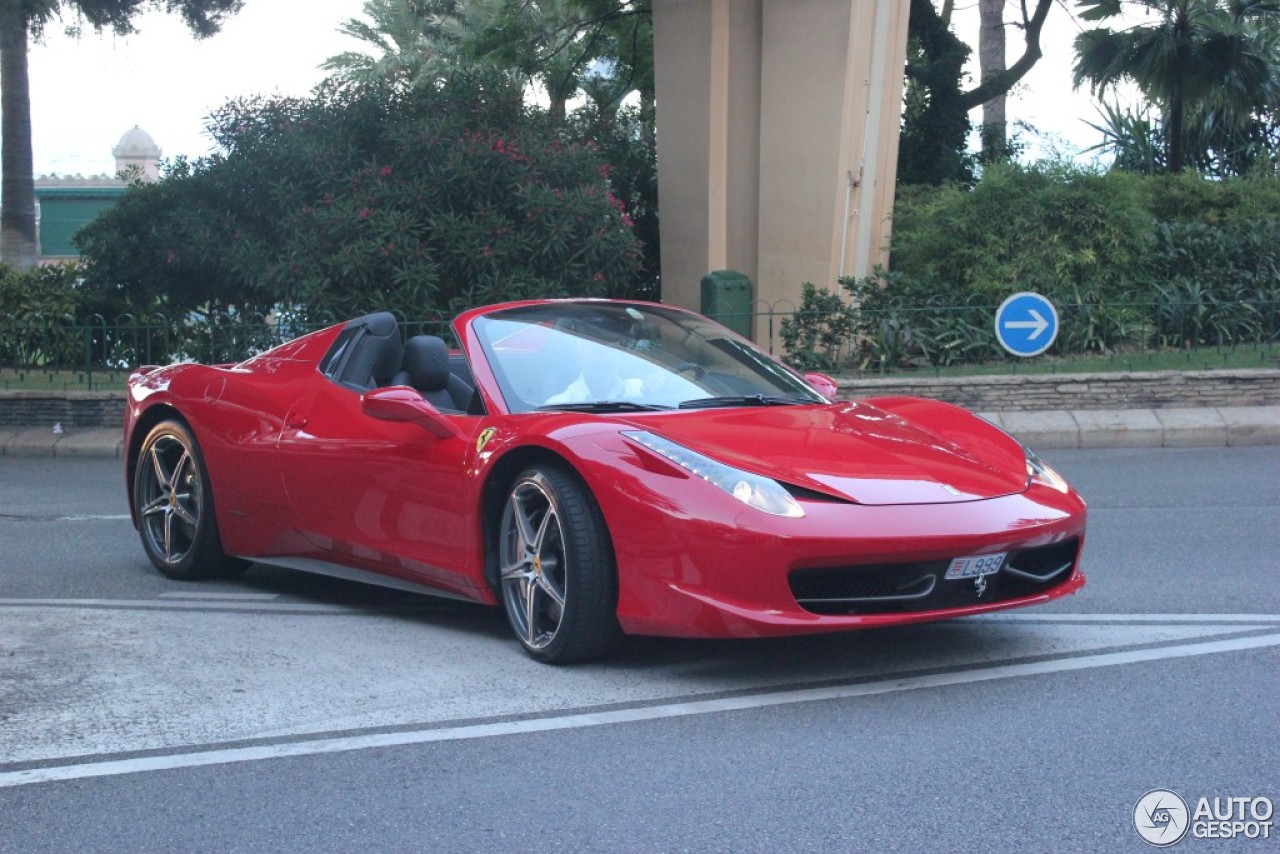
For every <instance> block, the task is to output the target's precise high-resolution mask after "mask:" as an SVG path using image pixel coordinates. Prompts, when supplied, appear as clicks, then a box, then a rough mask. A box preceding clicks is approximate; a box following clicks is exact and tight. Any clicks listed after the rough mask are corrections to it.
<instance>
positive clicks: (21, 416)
mask: <svg viewBox="0 0 1280 854" xmlns="http://www.w3.org/2000/svg"><path fill="white" fill-rule="evenodd" d="M124 408H125V394H124V392H123V391H0V427H49V428H50V429H52V427H53V425H54V424H61V425H62V426H63V428H64V429H70V428H72V427H123V426H124Z"/></svg>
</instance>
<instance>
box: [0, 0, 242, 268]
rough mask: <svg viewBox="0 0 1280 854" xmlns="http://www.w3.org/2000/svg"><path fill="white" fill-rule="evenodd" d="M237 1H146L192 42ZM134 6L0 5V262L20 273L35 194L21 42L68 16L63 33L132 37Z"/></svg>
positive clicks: (79, 2) (28, 259)
mask: <svg viewBox="0 0 1280 854" xmlns="http://www.w3.org/2000/svg"><path fill="white" fill-rule="evenodd" d="M242 3H243V0H163V2H162V0H152V2H151V3H150V5H152V6H154V7H156V8H162V9H165V10H166V11H169V12H177V13H179V14H180V15H182V18H183V20H184V21H185V22H186V24H187V27H188V28H189V29H190V30H191V32H192V33H193V34H194V35H195V36H196V37H197V38H203V37H206V36H210V35H213V34H214V33H216V32H217V31H218V30H219V29H220V28H221V26H222V20H223V18H224V17H225V16H226V15H228V14H232V13H234V12H237V11H239V9H240V6H241V5H242ZM142 7H143V4H142V3H141V2H139V0H0V149H2V150H3V154H0V164H2V165H0V171H2V172H3V176H2V177H0V209H2V212H0V259H3V261H4V262H5V263H7V264H10V265H12V266H13V267H16V268H18V269H20V270H26V269H29V268H31V267H33V266H35V263H36V259H37V257H38V254H39V248H38V246H37V244H36V192H35V176H34V174H33V166H32V151H31V87H30V81H29V77H28V70H27V42H28V39H29V37H30V35H31V34H32V33H34V34H37V35H38V34H39V33H40V32H41V30H42V29H43V28H44V26H45V25H46V24H48V23H49V22H51V21H52V20H53V19H54V18H57V17H58V16H59V15H64V16H73V17H74V20H73V22H72V23H71V26H69V27H68V32H71V33H75V34H78V33H79V32H80V31H81V29H82V27H83V25H84V24H88V25H89V26H90V27H91V28H93V29H94V30H95V31H97V32H102V31H103V30H105V29H107V28H110V29H111V30H112V31H114V32H116V33H118V34H120V35H125V34H127V33H131V32H133V31H134V27H133V23H132V22H133V18H134V16H135V15H137V14H138V13H139V12H140V11H142Z"/></svg>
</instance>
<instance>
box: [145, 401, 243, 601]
mask: <svg viewBox="0 0 1280 854" xmlns="http://www.w3.org/2000/svg"><path fill="white" fill-rule="evenodd" d="M133 507H134V516H135V518H136V519H137V520H138V533H139V535H140V536H141V537H142V547H143V549H144V550H145V551H146V553H147V557H148V558H150V559H151V563H152V564H154V565H155V567H156V569H158V570H160V571H161V572H162V573H164V574H165V575H167V576H168V577H169V578H176V579H180V580H183V581H190V580H194V579H199V578H211V577H215V576H219V575H231V574H234V573H236V572H239V571H241V570H243V569H244V568H245V567H247V566H248V565H249V564H248V562H246V561H243V560H239V559H236V558H230V557H227V555H226V554H225V553H223V551H222V542H221V540H220V538H219V536H218V523H217V520H216V519H215V518H214V514H213V494H212V492H210V490H209V475H208V472H207V471H206V470H205V467H204V460H203V458H202V457H201V456H200V448H199V446H198V445H197V444H196V440H195V437H194V436H192V435H191V431H190V430H188V429H187V427H186V425H184V424H183V423H182V422H180V421H174V420H171V421H162V422H160V423H159V424H157V425H156V426H155V427H153V428H152V430H151V432H150V433H148V434H147V438H146V439H145V440H143V443H142V448H141V449H140V450H139V452H138V461H137V464H136V465H135V467H134V471H133Z"/></svg>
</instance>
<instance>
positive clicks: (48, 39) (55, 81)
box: [30, 0, 1099, 176]
mask: <svg viewBox="0 0 1280 854" xmlns="http://www.w3.org/2000/svg"><path fill="white" fill-rule="evenodd" d="M362 6H363V2H362V0H246V2H245V5H244V8H243V9H242V10H241V11H240V13H239V14H237V15H234V16H232V17H230V18H228V19H227V21H226V23H225V25H224V27H223V29H222V31H221V32H220V33H218V34H217V35H215V36H213V37H211V38H209V39H205V40H196V39H194V38H192V37H191V35H190V34H189V33H188V32H187V30H186V28H185V27H184V26H183V24H182V22H181V20H180V19H179V18H178V17H177V16H175V15H165V14H163V13H158V12H156V13H150V12H149V13H147V14H144V15H142V16H140V17H139V18H138V19H137V20H136V25H137V28H138V30H139V32H138V33H136V34H134V35H130V36H124V37H121V36H115V35H111V34H109V33H108V34H104V35H97V34H94V33H92V32H91V31H90V32H88V33H86V34H85V35H84V36H83V37H82V38H80V39H72V38H70V37H68V36H66V35H64V34H63V33H62V27H61V26H60V25H59V24H58V23H57V22H54V23H53V24H52V25H51V26H50V27H49V28H48V32H47V33H46V35H45V37H44V39H43V43H39V44H33V45H32V47H31V59H30V75H31V114H32V116H31V120H32V144H33V146H34V153H35V174H36V175H37V176H40V175H48V174H57V175H63V176H66V175H76V174H79V175H86V176H87V175H98V174H103V175H109V174H111V173H112V172H113V171H114V169H115V161H114V159H113V157H112V155H111V149H112V147H113V146H114V145H115V144H116V143H117V142H118V141H119V140H120V137H121V136H123V135H124V133H125V132H126V131H128V130H129V129H131V128H132V127H133V126H134V125H138V126H139V127H141V128H142V129H143V130H145V131H147V133H149V134H150V135H151V136H152V138H153V139H154V140H155V141H156V144H157V145H159V146H160V149H161V151H162V153H163V156H164V157H166V158H168V157H174V156H177V155H186V156H188V157H198V156H201V155H204V154H207V153H209V151H210V149H211V147H212V143H211V141H210V139H209V137H208V136H207V134H205V132H204V125H205V117H206V116H207V115H208V114H209V112H210V111H211V110H213V109H216V108H217V107H219V106H221V105H222V104H224V103H226V102H227V101H228V100H229V99H231V98H236V97H242V96H249V95H255V94H282V95H305V94H306V93H307V92H309V91H310V90H311V88H312V86H314V85H315V84H316V83H318V82H319V81H320V80H321V79H322V78H323V77H324V73H323V72H322V71H320V70H319V68H318V66H319V65H320V63H321V62H323V61H324V60H325V59H327V58H328V57H330V56H333V55H334V54H337V53H341V52H343V51H346V50H353V49H359V47H360V43H359V42H357V41H355V40H354V39H351V38H350V37H348V36H344V35H342V34H341V33H339V32H338V27H339V25H340V24H341V23H342V22H343V21H345V20H347V19H348V18H353V17H360V16H361V8H362ZM957 6H958V9H957V12H956V16H957V18H956V21H957V27H956V29H957V32H958V34H959V35H960V37H961V38H962V39H964V40H965V41H966V42H967V43H969V44H971V45H973V46H974V48H975V54H976V45H977V3H976V0H968V2H966V0H961V2H959V3H958V4H957ZM1078 29H1079V28H1078V25H1077V24H1076V23H1075V22H1074V21H1073V20H1072V19H1071V17H1070V16H1069V15H1068V14H1067V13H1066V12H1065V11H1064V10H1063V9H1062V8H1061V7H1055V8H1054V9H1053V11H1052V13H1051V15H1050V18H1049V20H1048V23H1047V25H1046V27H1045V36H1044V39H1043V40H1042V41H1043V48H1044V51H1045V57H1044V58H1043V59H1042V60H1040V62H1039V63H1038V64H1037V65H1036V66H1035V68H1033V69H1032V70H1031V72H1030V74H1028V76H1027V77H1026V78H1025V80H1024V81H1023V83H1022V84H1021V86H1019V88H1018V89H1017V90H1016V91H1015V94H1014V97H1013V98H1012V100H1011V101H1010V103H1009V108H1008V111H1009V118H1010V120H1011V121H1012V120H1017V119H1022V120H1024V121H1028V122H1030V123H1031V124H1033V125H1035V126H1036V127H1038V128H1039V129H1040V130H1041V131H1043V132H1045V133H1046V134H1047V135H1048V136H1049V137H1050V139H1054V138H1056V139H1058V140H1060V142H1059V143H1058V147H1059V148H1060V149H1062V150H1063V152H1064V153H1067V154H1071V153H1074V152H1075V151H1077V150H1079V149H1081V148H1085V147H1087V146H1089V145H1091V144H1093V143H1094V142H1096V141H1097V140H1098V138H1099V135H1098V134H1097V133H1096V132H1095V131H1092V130H1090V129H1089V128H1088V127H1087V125H1086V124H1085V121H1086V120H1092V121H1097V114H1096V112H1095V110H1094V108H1093V107H1092V101H1091V99H1090V98H1089V96H1088V93H1087V92H1073V91H1072V89H1071V63H1072V55H1071V42H1072V40H1073V39H1074V37H1075V34H1076V33H1077V32H1078ZM1020 39H1021V36H1020V34H1019V33H1018V31H1011V33H1010V36H1009V48H1008V52H1009V58H1008V61H1009V62H1010V63H1012V62H1013V61H1014V60H1015V59H1016V58H1017V56H1018V55H1019V54H1020V52H1021V41H1020ZM975 62H976V57H975ZM972 73H973V76H974V77H976V76H977V70H976V67H975V68H974V69H973V70H972ZM974 118H975V120H980V115H979V114H977V113H975V116H974ZM1040 150H1042V151H1043V150H1045V149H1043V148H1041V149H1040Z"/></svg>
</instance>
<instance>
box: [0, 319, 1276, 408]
mask: <svg viewBox="0 0 1280 854" xmlns="http://www.w3.org/2000/svg"><path fill="white" fill-rule="evenodd" d="M1057 309H1058V314H1059V327H1060V332H1059V335H1058V339H1057V341H1056V342H1055V343H1054V345H1053V347H1052V348H1051V349H1050V350H1049V352H1048V353H1047V354H1046V355H1048V356H1050V357H1055V356H1059V357H1061V356H1073V355H1082V354H1089V353H1137V354H1141V353H1148V352H1153V351H1160V350H1169V349H1174V348H1177V349H1184V350H1187V349H1191V348H1196V347H1259V348H1264V349H1266V350H1268V351H1270V350H1272V349H1274V348H1277V347H1278V346H1280V302H1277V301H1251V302H1236V303H1215V304H1205V303H1195V304H1192V303H1169V302H1164V303H1130V304H1119V305H1102V304H1092V305H1059V306H1058V307H1057ZM995 311H996V307H995V306H991V305H959V306H956V305H952V306H928V307H924V308H918V307H912V308H890V309H882V310H876V311H868V310H858V309H846V310H844V311H841V312H801V311H796V310H795V309H794V308H793V307H791V306H790V305H789V304H783V305H763V304H756V305H754V306H752V308H751V312H750V314H749V315H745V314H742V313H739V314H728V313H723V312H719V313H718V312H716V311H715V310H714V308H713V309H712V310H710V311H709V312H708V314H710V315H711V316H713V317H714V318H715V319H717V320H719V321H720V322H722V323H725V324H726V325H727V326H729V327H731V328H734V329H747V330H751V331H752V334H753V335H754V337H755V339H756V340H757V341H759V342H760V343H761V345H762V346H764V347H766V348H767V349H768V350H769V351H770V352H771V353H773V354H774V355H777V356H779V357H782V358H784V359H787V360H789V361H790V362H792V363H793V364H795V365H796V366H797V367H801V368H806V369H807V368H817V369H826V370H832V371H839V372H859V371H863V372H876V373H890V372H894V371H896V370H899V369H911V370H919V369H920V368H928V367H947V366H954V365H966V364H976V363H987V362H992V361H1002V360H1004V359H1006V355H1005V354H1004V352H1003V351H1002V350H1001V349H1000V348H999V346H998V344H997V343H996V338H995V330H994V317H995ZM400 323H401V326H402V328H403V329H404V332H405V334H406V335H412V334H418V333H430V334H435V335H441V336H442V337H444V338H446V340H452V337H453V333H452V329H451V327H450V326H449V323H448V319H447V318H443V317H427V318H417V319H413V318H408V317H406V316H403V315H401V316H400ZM327 325H329V323H328V322H325V323H296V322H289V321H278V322H273V323H261V322H257V323H247V322H237V321H235V320H232V319H221V320H219V321H217V322H210V321H207V320H202V321H198V322H196V321H183V322H174V321H171V320H169V319H167V318H165V317H162V316H158V315H157V316H154V317H149V318H138V317H134V316H133V315H124V316H121V317H118V318H114V319H112V320H107V319H106V318H103V317H101V316H96V315H95V316H93V317H91V318H88V319H80V320H77V319H74V318H70V317H60V318H49V317H43V316H40V315H30V316H22V317H17V316H12V315H5V316H0V373H2V374H6V375H9V376H11V377H14V376H16V377H19V378H21V377H25V376H26V375H39V374H45V375H49V376H51V377H52V376H55V375H64V374H71V375H74V377H75V382H76V384H78V385H82V386H83V385H87V386H88V387H90V388H93V387H95V386H96V385H100V384H108V383H115V382H116V381H117V378H118V377H119V376H120V375H121V374H124V373H127V372H128V371H129V370H130V369H132V368H133V367H136V366H138V365H144V364H164V363H167V362H172V361H198V362H205V363H211V364H217V363H225V362H237V361H240V360H243V359H245V358H248V357H250V356H252V355H254V354H256V353H260V352H263V351H264V350H266V349H269V348H270V347H273V346H275V345H277V344H280V343H283V342H284V341H286V340H289V339H291V338H295V337H297V336H299V335H302V334H305V333H307V332H311V331H314V330H315V329H318V328H322V327H323V326H327ZM0 387H2V386H0Z"/></svg>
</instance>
